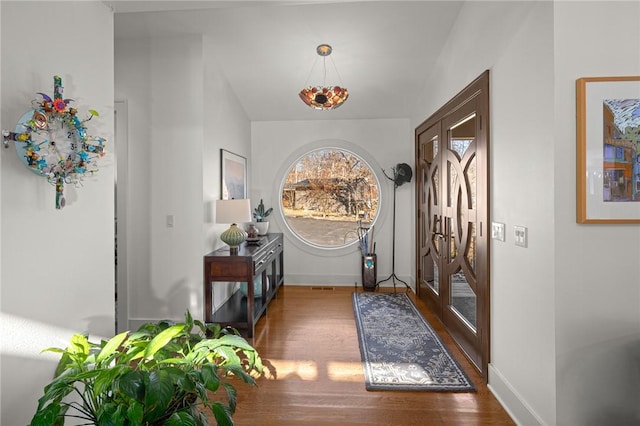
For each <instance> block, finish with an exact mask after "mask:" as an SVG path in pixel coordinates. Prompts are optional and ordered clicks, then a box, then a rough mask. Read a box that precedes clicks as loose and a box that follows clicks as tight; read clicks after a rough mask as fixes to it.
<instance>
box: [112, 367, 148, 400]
mask: <svg viewBox="0 0 640 426" xmlns="http://www.w3.org/2000/svg"><path fill="white" fill-rule="evenodd" d="M115 388H116V389H119V390H120V392H122V393H123V394H125V395H126V396H128V397H129V398H132V399H133V400H135V401H138V402H140V403H142V402H143V401H144V391H145V385H144V373H142V372H141V371H139V370H131V371H128V372H126V373H124V374H123V375H122V376H120V377H119V378H118V379H117V380H116V383H115Z"/></svg>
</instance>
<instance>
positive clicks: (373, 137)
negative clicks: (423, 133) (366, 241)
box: [251, 119, 414, 286]
mask: <svg viewBox="0 0 640 426" xmlns="http://www.w3.org/2000/svg"><path fill="white" fill-rule="evenodd" d="M327 123H329V121H326V120H319V121H287V122H284V121H279V122H253V123H252V125H251V128H252V137H251V138H252V142H251V146H252V148H251V157H252V158H253V162H252V168H251V179H252V182H253V186H252V190H251V198H252V199H255V200H259V199H260V198H263V199H264V201H265V204H266V205H267V207H275V206H277V204H278V203H279V197H280V193H279V191H278V188H279V186H280V184H281V182H282V179H283V177H284V173H286V172H287V171H288V169H289V167H290V166H291V165H292V164H293V161H294V160H296V159H297V158H298V156H300V155H302V154H304V153H306V152H307V150H308V151H310V150H312V149H314V148H318V147H320V146H321V145H323V144H324V141H327V143H329V144H331V143H333V141H342V142H343V143H344V144H345V146H344V147H345V148H347V149H348V148H349V147H350V146H354V147H355V149H358V150H361V152H362V155H363V156H367V157H369V158H370V161H371V162H372V163H374V164H370V166H371V167H372V168H373V171H374V172H375V173H376V174H377V175H378V179H379V180H380V185H381V187H382V190H383V192H382V195H381V198H382V203H381V206H380V209H381V212H380V220H379V222H377V224H376V228H375V240H376V242H377V255H378V265H377V266H378V271H377V272H378V279H379V280H381V279H384V278H386V277H388V276H389V275H390V274H391V272H392V262H391V260H392V244H391V241H392V218H393V212H392V207H393V204H392V203H393V198H392V197H393V185H392V184H391V182H390V181H389V180H388V179H386V178H385V177H384V175H383V174H382V169H385V170H386V171H387V174H391V173H392V172H391V168H392V167H394V166H395V165H396V164H398V163H408V164H410V165H411V166H412V168H413V161H414V158H413V148H412V142H411V141H412V138H413V134H412V131H411V129H410V128H409V121H408V120H406V119H389V120H334V121H331V122H330V123H331V125H327ZM355 153H356V154H358V152H355ZM364 159H365V160H367V159H368V158H366V157H365V158H364ZM413 193H414V189H413V181H412V182H411V184H405V185H403V186H401V187H399V188H398V191H397V201H396V203H397V210H396V275H397V276H398V277H400V278H401V279H403V280H405V281H407V282H408V283H409V284H411V285H412V286H413V282H412V281H411V276H412V275H413V271H412V268H413V262H412V255H413V251H414V247H413V244H414V243H413V230H412V226H411V223H412V222H413V219H412V218H413ZM274 210H275V209H274ZM269 231H270V232H283V231H284V232H285V260H284V262H285V271H286V276H285V283H286V284H343V285H354V283H355V282H357V283H358V285H361V284H362V280H361V272H360V254H359V252H358V251H357V247H356V246H354V247H352V249H350V250H340V251H337V252H336V251H328V250H325V251H320V253H319V251H318V250H315V251H312V250H310V249H308V248H306V247H305V245H304V244H300V243H297V242H296V241H297V240H296V239H295V237H293V236H291V234H289V233H287V231H286V227H285V225H284V222H283V219H282V217H278V215H277V214H274V215H272V216H270V225H269ZM391 284H392V283H391ZM399 285H401V286H403V284H401V283H399Z"/></svg>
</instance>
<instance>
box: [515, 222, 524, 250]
mask: <svg viewBox="0 0 640 426" xmlns="http://www.w3.org/2000/svg"><path fill="white" fill-rule="evenodd" d="M513 234H514V241H515V244H516V245H517V246H520V247H526V246H527V228H526V227H524V226H519V225H516V226H514V227H513Z"/></svg>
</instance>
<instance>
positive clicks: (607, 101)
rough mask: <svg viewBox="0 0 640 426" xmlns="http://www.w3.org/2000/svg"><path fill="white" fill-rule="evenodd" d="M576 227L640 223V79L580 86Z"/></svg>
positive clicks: (591, 80)
mask: <svg viewBox="0 0 640 426" xmlns="http://www.w3.org/2000/svg"><path fill="white" fill-rule="evenodd" d="M576 119H577V121H576V174H577V175H576V180H577V196H576V201H577V205H576V221H577V222H578V223H640V163H638V162H637V161H633V160H634V158H636V156H637V155H638V153H640V76H631V77H585V78H579V79H577V80H576Z"/></svg>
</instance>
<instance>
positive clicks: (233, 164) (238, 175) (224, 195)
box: [220, 149, 247, 200]
mask: <svg viewBox="0 0 640 426" xmlns="http://www.w3.org/2000/svg"><path fill="white" fill-rule="evenodd" d="M220 196H221V199H222V200H232V199H237V200H240V199H245V198H247V159H246V158H245V157H243V156H241V155H238V154H234V153H233V152H230V151H227V150H226V149H220Z"/></svg>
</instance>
